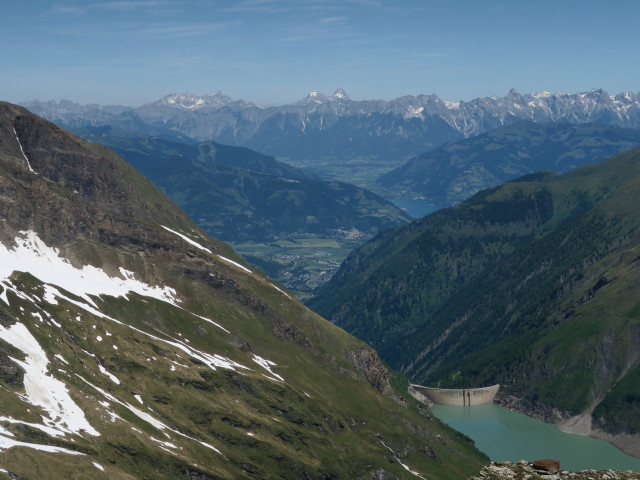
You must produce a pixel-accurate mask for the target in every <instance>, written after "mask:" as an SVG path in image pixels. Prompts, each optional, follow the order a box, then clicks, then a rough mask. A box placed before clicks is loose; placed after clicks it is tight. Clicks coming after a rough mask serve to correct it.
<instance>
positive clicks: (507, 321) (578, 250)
mask: <svg viewBox="0 0 640 480" xmlns="http://www.w3.org/2000/svg"><path fill="white" fill-rule="evenodd" d="M638 205H640V150H633V151H631V152H628V153H624V154H621V155H619V156H617V157H614V158H612V159H609V160H606V161H604V162H602V163H600V164H595V165H589V166H584V167H580V168H578V169H576V170H574V171H572V172H570V173H567V174H563V175H558V174H553V173H540V174H531V175H528V176H524V177H522V178H520V179H518V180H516V181H513V182H511V183H507V184H505V185H503V186H501V187H498V188H495V189H492V190H486V191H483V192H481V193H479V194H477V195H476V196H474V197H472V198H471V199H470V200H468V201H466V202H464V203H462V204H460V205H459V206H457V207H454V208H450V209H447V210H441V211H439V212H436V213H434V214H432V215H429V216H427V217H425V218H424V219H422V220H419V221H416V222H413V223H412V224H410V225H409V226H406V227H401V228H399V229H396V230H394V231H389V232H384V233H382V234H381V235H379V236H378V237H376V238H375V239H373V240H372V241H371V242H369V243H367V244H365V245H364V246H363V247H361V248H359V249H357V250H356V251H354V252H353V253H352V254H351V255H350V256H349V257H348V259H347V260H346V261H345V263H344V264H343V265H342V266H341V268H340V270H339V271H338V273H337V274H336V276H335V277H334V278H333V279H332V280H331V281H330V282H329V283H328V284H327V285H325V287H324V288H323V289H321V291H320V293H319V295H318V297H317V298H316V299H315V300H313V301H312V302H311V306H312V307H313V308H314V309H315V310H316V311H317V312H319V313H320V314H322V315H324V316H325V317H326V318H329V319H331V320H332V321H334V322H335V323H336V324H338V325H341V326H343V327H344V328H345V329H347V330H348V331H350V332H352V333H354V334H355V335H357V336H359V337H360V338H362V339H364V340H366V341H368V342H369V343H371V344H372V345H373V346H374V347H375V348H377V349H378V350H379V352H380V354H381V356H382V358H383V359H385V360H387V361H389V362H390V363H391V364H392V365H393V366H395V367H397V368H402V369H403V370H404V371H405V372H407V373H408V374H409V375H410V376H411V377H412V379H413V380H414V381H415V382H416V383H427V384H437V383H440V384H441V386H446V385H450V386H478V385H482V384H493V383H500V384H501V385H502V393H503V401H507V399H508V398H511V401H515V402H516V403H515V404H514V406H515V407H516V408H519V409H520V410H524V411H526V412H527V413H532V414H534V413H535V414H538V415H539V416H542V417H543V418H546V419H547V420H548V421H560V420H563V421H564V423H563V426H564V427H566V428H568V429H573V430H576V431H580V432H581V433H592V434H597V435H601V436H607V435H608V434H616V435H618V437H617V439H616V442H617V444H618V445H620V446H622V447H623V448H625V449H627V450H629V451H632V452H634V453H635V454H636V455H640V434H638V433H637V432H639V431H640V410H638V408H637V405H638V398H640V390H639V385H640V382H638V378H639V377H638V375H640V373H639V372H640V350H639V349H638V345H639V344H640V343H639V340H640V337H639V336H638V335H639V334H640V307H639V305H640V290H639V286H640V263H639V261H638V260H639V259H640V209H639V208H638ZM514 398H515V400H514ZM592 420H593V423H592ZM598 430H599V431H598Z"/></svg>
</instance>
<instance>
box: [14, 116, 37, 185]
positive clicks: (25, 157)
mask: <svg viewBox="0 0 640 480" xmlns="http://www.w3.org/2000/svg"><path fill="white" fill-rule="evenodd" d="M13 134H14V135H15V136H16V141H17V142H18V145H19V146H20V152H22V156H23V157H24V159H25V161H26V162H27V167H29V171H30V172H31V173H36V172H35V171H34V170H33V168H31V163H29V159H28V158H27V155H26V154H25V153H24V149H23V148H22V143H20V139H19V138H18V132H16V129H15V127H14V128H13ZM36 175H37V173H36Z"/></svg>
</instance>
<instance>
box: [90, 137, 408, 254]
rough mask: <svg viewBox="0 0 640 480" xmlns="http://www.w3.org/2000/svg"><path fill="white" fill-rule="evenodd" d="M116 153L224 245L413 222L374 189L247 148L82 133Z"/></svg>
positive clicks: (369, 231) (375, 229)
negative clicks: (330, 179)
mask: <svg viewBox="0 0 640 480" xmlns="http://www.w3.org/2000/svg"><path fill="white" fill-rule="evenodd" d="M85 138H88V139H90V140H92V141H95V142H97V143H100V144H103V145H105V146H108V147H110V148H113V149H114V150H115V151H116V152H118V153H119V154H120V155H122V157H123V158H124V159H125V160H127V161H128V162H129V163H131V164H132V165H133V166H134V167H136V168H137V169H138V170H140V171H141V172H142V173H143V174H145V175H146V176H147V177H148V178H149V179H150V180H152V181H153V182H154V183H155V184H156V185H157V186H159V187H160V188H161V189H162V190H163V191H164V192H165V193H166V194H167V195H168V196H169V198H171V199H172V200H173V201H174V202H176V203H177V204H178V205H179V206H180V207H182V208H183V209H184V211H185V212H186V213H187V214H188V215H189V216H190V217H191V218H192V219H194V220H195V221H196V223H197V224H198V225H199V226H200V227H201V228H203V229H204V230H206V231H207V232H208V233H210V234H212V235H214V236H216V237H217V238H219V239H221V240H225V241H235V242H238V241H246V240H251V241H258V242H263V241H269V240H273V239H274V238H277V237H281V236H286V235H291V234H300V233H322V234H325V235H326V236H327V237H330V236H332V235H335V234H336V232H337V231H344V230H353V229H356V230H359V231H362V232H363V233H364V234H367V235H373V234H374V233H376V232H378V231H381V230H384V229H387V228H390V227H392V226H397V225H401V224H403V223H406V222H408V221H409V217H408V216H407V215H406V214H405V213H404V212H403V211H402V210H400V209H399V208H397V207H396V206H394V205H393V204H392V203H391V202H388V201H386V200H384V199H382V198H381V197H379V196H377V195H375V194H374V193H372V192H369V191H366V190H363V189H361V188H358V187H355V186H353V185H349V184H345V183H342V182H325V181H321V180H319V179H318V178H317V177H315V176H314V175H313V174H311V173H309V172H307V171H305V170H301V169H298V168H295V167H292V166H290V165H286V164H284V163H281V162H278V161H276V160H275V159H274V158H273V157H270V156H267V155H262V154H260V153H258V152H255V151H252V150H250V149H247V148H241V147H232V146H227V145H220V144H217V143H214V142H204V143H200V144H197V145H187V144H184V143H180V142H175V141H172V140H169V139H163V138H160V137H148V138H139V137H133V138H132V137H129V138H123V137H121V136H119V135H109V134H105V133H102V134H100V135H92V136H85Z"/></svg>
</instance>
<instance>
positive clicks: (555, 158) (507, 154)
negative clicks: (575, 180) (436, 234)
mask: <svg viewBox="0 0 640 480" xmlns="http://www.w3.org/2000/svg"><path fill="white" fill-rule="evenodd" d="M638 145H640V130H632V129H627V128H620V127H613V126H604V125H597V124H592V123H590V124H584V125H582V124H570V123H533V122H522V123H517V124H513V125H508V126H505V127H500V128H498V129H496V130H492V131H491V132H489V133H484V134H482V135H479V136H477V137H473V138H467V139H464V140H459V141H456V142H452V143H448V144H446V145H443V146H441V147H439V148H437V149H435V150H432V151H430V152H427V153H424V154H422V155H420V156H418V157H415V158H413V159H412V160H410V161H409V162H407V163H406V164H405V165H403V166H402V167H399V168H396V169H395V170H392V171H391V172H388V173H386V174H385V175H383V176H381V177H380V178H379V179H378V182H379V184H380V185H382V186H383V187H385V188H387V189H392V190H393V191H396V192H402V194H403V195H404V196H408V197H417V198H425V199H426V200H428V201H429V202H431V203H433V204H435V205H452V204H455V203H459V202H462V201H463V200H466V199H467V198H469V197H471V196H472V195H473V194H474V193H477V192H479V191H480V190H484V189H485V188H490V187H495V186H496V185H500V184H501V183H504V182H507V181H509V180H512V179H514V178H516V177H519V176H521V175H525V174H527V173H532V172H537V171H540V170H551V171H554V172H567V171H569V170H571V169H573V168H575V167H577V166H580V165H585V164H587V163H595V162H600V161H602V160H604V159H606V158H609V157H611V156H613V155H616V154H618V153H621V152H624V151H626V150H631V149H632V148H635V147H637V146H638Z"/></svg>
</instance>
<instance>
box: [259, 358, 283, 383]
mask: <svg viewBox="0 0 640 480" xmlns="http://www.w3.org/2000/svg"><path fill="white" fill-rule="evenodd" d="M251 359H252V360H253V361H254V362H256V363H257V364H258V365H260V366H261V367H262V368H264V369H265V370H266V371H267V372H269V373H270V374H271V375H273V376H274V377H275V378H272V380H278V381H280V382H284V378H282V377H281V376H280V375H278V374H277V373H275V372H274V371H273V370H271V367H275V366H276V364H275V363H273V362H272V361H271V360H267V359H266V358H262V357H259V356H258V355H256V354H255V353H254V354H252V358H251ZM265 377H267V378H271V377H268V376H267V375H265Z"/></svg>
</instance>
